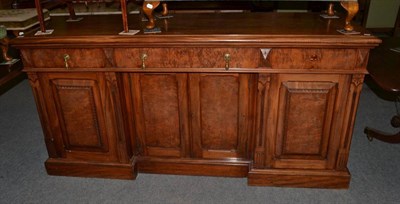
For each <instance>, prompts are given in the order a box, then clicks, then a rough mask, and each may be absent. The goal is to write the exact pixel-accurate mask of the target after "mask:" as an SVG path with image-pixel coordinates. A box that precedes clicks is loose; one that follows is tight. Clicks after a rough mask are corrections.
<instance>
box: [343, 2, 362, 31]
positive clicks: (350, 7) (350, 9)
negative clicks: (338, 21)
mask: <svg viewBox="0 0 400 204" xmlns="http://www.w3.org/2000/svg"><path fill="white" fill-rule="evenodd" d="M340 4H341V5H342V7H343V8H344V9H346V11H347V16H346V24H345V26H344V30H346V31H353V30H354V27H353V26H352V25H351V20H352V19H353V18H354V16H355V15H356V14H357V12H358V2H356V1H342V2H340Z"/></svg>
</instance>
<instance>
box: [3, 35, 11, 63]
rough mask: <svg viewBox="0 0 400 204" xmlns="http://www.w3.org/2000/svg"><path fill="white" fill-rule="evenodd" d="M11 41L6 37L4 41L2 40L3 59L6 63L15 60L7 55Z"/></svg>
mask: <svg viewBox="0 0 400 204" xmlns="http://www.w3.org/2000/svg"><path fill="white" fill-rule="evenodd" d="M9 41H10V39H9V38H8V37H4V38H3V39H1V40H0V46H1V51H2V52H3V58H4V60H6V61H11V60H12V59H13V58H12V57H10V56H8V54H7V52H8V43H9Z"/></svg>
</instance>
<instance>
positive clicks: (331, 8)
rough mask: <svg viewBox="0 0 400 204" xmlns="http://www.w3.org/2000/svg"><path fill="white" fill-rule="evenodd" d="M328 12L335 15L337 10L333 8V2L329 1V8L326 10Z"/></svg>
mask: <svg viewBox="0 0 400 204" xmlns="http://www.w3.org/2000/svg"><path fill="white" fill-rule="evenodd" d="M326 14H328V16H334V15H335V11H334V10H333V3H329V6H328V10H326Z"/></svg>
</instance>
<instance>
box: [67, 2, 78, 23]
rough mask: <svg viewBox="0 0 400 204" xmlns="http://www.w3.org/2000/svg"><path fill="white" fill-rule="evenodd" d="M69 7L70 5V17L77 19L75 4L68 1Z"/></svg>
mask: <svg viewBox="0 0 400 204" xmlns="http://www.w3.org/2000/svg"><path fill="white" fill-rule="evenodd" d="M67 7H68V12H69V19H71V20H75V19H76V14H75V9H74V5H72V2H69V1H67Z"/></svg>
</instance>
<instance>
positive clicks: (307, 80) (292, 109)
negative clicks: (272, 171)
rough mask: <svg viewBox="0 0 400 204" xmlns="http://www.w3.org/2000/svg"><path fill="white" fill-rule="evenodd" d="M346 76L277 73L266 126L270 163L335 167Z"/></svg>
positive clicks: (322, 167) (276, 165) (297, 166)
mask: <svg viewBox="0 0 400 204" xmlns="http://www.w3.org/2000/svg"><path fill="white" fill-rule="evenodd" d="M348 84H349V77H348V76H345V75H322V74H315V75H311V74H298V75H292V74H291V75H285V74H280V75H275V76H273V77H272V80H271V92H270V98H271V99H273V100H271V107H270V108H269V109H268V111H269V117H268V119H267V123H266V124H264V125H266V126H267V129H266V131H267V132H266V137H267V138H266V139H267V153H266V155H267V162H266V164H267V166H270V167H274V168H301V169H333V168H334V167H335V162H336V157H337V154H338V149H339V143H340V135H341V132H340V131H341V130H340V127H341V121H342V120H343V109H344V108H343V107H344V104H345V100H346V95H345V94H346V93H347V92H348V91H347V89H348Z"/></svg>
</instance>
